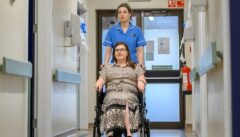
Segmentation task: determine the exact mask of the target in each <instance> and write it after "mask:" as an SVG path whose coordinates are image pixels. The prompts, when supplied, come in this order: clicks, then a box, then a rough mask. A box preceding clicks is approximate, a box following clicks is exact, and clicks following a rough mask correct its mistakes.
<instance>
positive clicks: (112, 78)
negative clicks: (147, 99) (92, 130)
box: [96, 42, 146, 137]
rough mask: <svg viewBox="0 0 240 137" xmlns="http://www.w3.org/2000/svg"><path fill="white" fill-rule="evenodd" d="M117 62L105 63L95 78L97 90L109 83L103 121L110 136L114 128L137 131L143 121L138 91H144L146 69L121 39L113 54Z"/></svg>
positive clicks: (127, 131)
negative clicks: (135, 62)
mask: <svg viewBox="0 0 240 137" xmlns="http://www.w3.org/2000/svg"><path fill="white" fill-rule="evenodd" d="M112 57H113V59H114V61H115V63H114V64H108V65H104V66H103V68H102V70H101V71H100V76H99V79H98V80H97V82H96V89H97V91H99V92H100V91H101V90H102V88H103V86H104V85H106V89H107V92H106V95H105V97H104V100H103V105H102V111H103V115H102V118H101V125H102V128H103V129H104V131H106V134H107V136H108V137H112V136H114V135H113V132H114V131H123V132H124V131H126V134H127V136H128V137H131V136H132V133H134V132H137V130H138V127H139V124H140V114H139V100H138V92H144V90H145V85H146V80H145V76H144V73H145V71H144V69H143V67H142V66H141V65H139V64H134V63H133V62H132V61H131V58H130V52H129V49H128V46H127V45H126V44H125V43H123V42H118V43H116V45H115V46H114V48H113V55H112Z"/></svg>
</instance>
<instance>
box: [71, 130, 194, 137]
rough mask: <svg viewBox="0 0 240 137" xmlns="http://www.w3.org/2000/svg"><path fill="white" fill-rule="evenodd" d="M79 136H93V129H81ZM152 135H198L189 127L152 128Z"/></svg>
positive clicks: (181, 136) (153, 136)
mask: <svg viewBox="0 0 240 137" xmlns="http://www.w3.org/2000/svg"><path fill="white" fill-rule="evenodd" d="M69 137H70V136H69ZM71 137H76V136H71ZM78 137H92V130H80V131H79V133H78ZM103 137H106V136H103ZM133 137H138V135H137V134H134V136H133ZM151 137H197V135H196V134H195V133H194V132H193V131H192V129H191V128H187V129H185V130H179V129H177V130H172V129H169V130H151Z"/></svg>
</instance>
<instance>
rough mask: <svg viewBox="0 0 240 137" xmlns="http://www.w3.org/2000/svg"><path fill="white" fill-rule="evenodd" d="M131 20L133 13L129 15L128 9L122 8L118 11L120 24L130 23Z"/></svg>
mask: <svg viewBox="0 0 240 137" xmlns="http://www.w3.org/2000/svg"><path fill="white" fill-rule="evenodd" d="M130 18H131V13H129V11H128V9H127V8H126V7H120V8H119V9H118V20H119V21H120V22H129V21H130Z"/></svg>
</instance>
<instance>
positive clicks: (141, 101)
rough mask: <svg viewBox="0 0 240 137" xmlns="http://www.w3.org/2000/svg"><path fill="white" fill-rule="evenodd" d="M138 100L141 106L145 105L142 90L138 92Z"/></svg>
mask: <svg viewBox="0 0 240 137" xmlns="http://www.w3.org/2000/svg"><path fill="white" fill-rule="evenodd" d="M138 100H139V103H140V105H141V106H142V107H145V94H144V92H140V91H139V92H138Z"/></svg>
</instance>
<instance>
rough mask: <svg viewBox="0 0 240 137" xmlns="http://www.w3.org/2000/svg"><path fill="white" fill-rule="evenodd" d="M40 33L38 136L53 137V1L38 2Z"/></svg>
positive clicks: (38, 40)
mask: <svg viewBox="0 0 240 137" xmlns="http://www.w3.org/2000/svg"><path fill="white" fill-rule="evenodd" d="M36 15H37V17H36V18H37V24H38V33H37V38H36V49H37V56H36V60H37V66H36V69H37V70H36V71H37V75H36V76H35V77H36V82H37V87H36V89H37V91H36V93H37V108H36V109H37V119H38V123H37V136H38V137H52V109H53V107H52V97H53V84H52V67H53V46H52V45H53V32H52V1H49V0H38V1H37V11H36Z"/></svg>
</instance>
